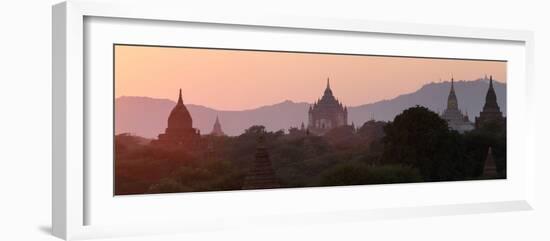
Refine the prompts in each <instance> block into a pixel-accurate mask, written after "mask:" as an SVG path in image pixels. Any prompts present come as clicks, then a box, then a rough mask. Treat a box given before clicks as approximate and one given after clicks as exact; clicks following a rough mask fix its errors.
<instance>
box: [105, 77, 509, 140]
mask: <svg viewBox="0 0 550 241" xmlns="http://www.w3.org/2000/svg"><path fill="white" fill-rule="evenodd" d="M494 87H495V91H496V93H497V98H498V104H499V106H500V108H501V110H502V112H503V113H504V114H506V84H503V83H500V82H494ZM449 88H450V82H441V83H430V84H427V85H424V86H423V87H421V88H420V89H419V90H417V91H415V92H413V93H409V94H404V95H400V96H398V97H396V98H393V99H390V100H382V101H378V102H375V103H371V104H365V105H360V106H355V107H348V113H349V118H348V119H349V122H350V124H351V122H354V123H355V125H356V126H359V125H361V124H363V123H364V122H365V121H367V120H370V119H371V118H374V119H376V120H385V121H387V120H392V119H393V118H394V117H395V116H396V115H397V114H399V113H401V111H403V110H404V109H406V108H409V107H412V106H415V105H422V106H426V107H428V108H430V109H431V110H433V111H436V112H442V111H443V110H444V108H445V107H446V103H447V95H448V94H449ZM487 88H488V82H487V81H486V80H476V81H456V82H455V91H456V94H457V97H458V101H459V108H461V109H462V110H463V111H465V110H467V111H468V113H469V115H470V119H471V120H472V121H473V120H474V117H475V116H478V115H479V112H480V111H481V109H482V108H483V104H484V102H485V94H486V92H487ZM321 94H322V93H320V95H321ZM335 94H336V95H338V93H335ZM367 94H368V93H367ZM175 104H176V103H175V102H174V101H171V100H167V99H154V98H149V97H119V98H117V99H116V101H115V132H116V133H117V134H118V133H124V132H129V133H132V134H135V135H139V136H143V137H147V138H155V137H156V136H157V135H158V134H159V133H162V132H164V128H166V120H167V117H168V114H169V113H170V110H171V109H172V108H173V107H174V105H175ZM186 106H187V108H188V110H189V112H190V113H191V116H192V117H193V126H194V127H195V128H198V129H199V130H200V131H201V133H202V134H207V133H209V132H210V131H212V126H213V124H214V121H215V119H216V115H218V116H219V118H220V121H221V124H222V128H223V130H224V132H225V133H226V134H228V135H239V134H241V133H242V132H243V130H245V129H246V128H248V127H250V126H252V125H264V126H266V128H267V129H268V130H272V131H275V130H280V129H288V128H289V127H291V126H293V127H299V126H300V125H301V123H302V122H303V123H305V124H307V110H308V107H309V104H308V103H305V102H301V103H296V102H292V101H290V100H286V101H284V102H281V103H278V104H274V105H269V106H262V107H259V108H255V109H250V110H243V111H223V110H215V109H212V108H208V107H204V106H200V105H194V104H186Z"/></svg>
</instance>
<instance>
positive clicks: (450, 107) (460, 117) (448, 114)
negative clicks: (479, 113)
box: [441, 78, 474, 133]
mask: <svg viewBox="0 0 550 241" xmlns="http://www.w3.org/2000/svg"><path fill="white" fill-rule="evenodd" d="M441 118H443V119H444V120H446V121H447V124H448V125H449V128H451V129H453V130H456V131H458V132H460V133H464V132H466V131H471V130H473V129H474V123H472V122H470V120H469V117H468V115H467V114H466V115H464V114H462V111H461V110H460V109H459V108H458V99H457V98H456V93H455V87H454V78H451V90H450V92H449V97H448V98H447V109H445V111H443V114H442V115H441Z"/></svg>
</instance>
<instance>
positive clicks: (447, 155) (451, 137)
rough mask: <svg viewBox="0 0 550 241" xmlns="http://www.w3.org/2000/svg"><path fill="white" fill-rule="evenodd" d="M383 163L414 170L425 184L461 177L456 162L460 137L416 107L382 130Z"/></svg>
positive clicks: (439, 120) (461, 172) (427, 112)
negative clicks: (418, 171)
mask: <svg viewBox="0 0 550 241" xmlns="http://www.w3.org/2000/svg"><path fill="white" fill-rule="evenodd" d="M384 132H385V134H386V136H385V137H384V139H383V143H384V151H383V154H382V160H383V162H387V163H401V164H405V165H410V166H413V167H416V168H418V169H419V170H420V173H421V174H422V176H423V177H424V179H425V180H426V181H435V180H454V179H455V178H458V177H459V176H464V173H463V170H459V169H457V168H458V165H457V163H459V161H460V160H461V159H463V156H462V155H463V153H464V152H463V147H462V144H461V140H460V135H459V134H458V133H457V132H455V131H450V130H449V128H448V126H447V122H446V121H445V120H443V119H441V118H440V117H439V116H438V115H437V114H436V113H435V112H432V111H430V110H429V109H428V108H425V107H422V106H416V107H412V108H409V109H407V110H405V111H403V113H401V114H399V115H397V116H396V117H395V119H394V120H393V122H391V123H389V124H387V125H386V126H385V128H384Z"/></svg>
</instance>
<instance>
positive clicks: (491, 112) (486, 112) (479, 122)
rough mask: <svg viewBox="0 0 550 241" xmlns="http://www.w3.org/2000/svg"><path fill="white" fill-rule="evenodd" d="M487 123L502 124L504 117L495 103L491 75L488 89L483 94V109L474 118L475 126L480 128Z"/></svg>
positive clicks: (495, 95) (495, 97) (495, 96)
mask: <svg viewBox="0 0 550 241" xmlns="http://www.w3.org/2000/svg"><path fill="white" fill-rule="evenodd" d="M487 123H496V124H504V123H505V119H504V117H503V116H502V112H500V107H499V106H498V103H497V94H496V93H495V89H494V87H493V76H491V77H490V79H489V89H488V90H487V95H486V96H485V105H484V106H483V110H482V111H481V113H479V117H477V118H476V128H480V127H482V126H483V125H485V124H487Z"/></svg>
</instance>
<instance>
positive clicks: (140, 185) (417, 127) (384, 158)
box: [115, 106, 506, 194]
mask: <svg viewBox="0 0 550 241" xmlns="http://www.w3.org/2000/svg"><path fill="white" fill-rule="evenodd" d="M260 135H263V136H264V137H265V141H266V143H265V144H266V145H267V150H268V151H269V155H270V159H271V162H272V166H273V169H274V171H275V173H276V175H277V177H278V179H279V180H280V182H281V183H280V184H281V186H282V187H316V186H337V185H361V184H388V183H410V182H427V181H455V180H477V179H483V177H482V172H483V167H484V163H485V159H486V158H487V152H488V149H489V147H491V148H492V153H493V157H494V160H495V162H496V166H497V171H498V174H499V176H498V178H505V177H506V128H505V126H502V125H499V124H497V123H494V124H492V123H489V124H487V125H485V126H483V127H481V128H478V129H475V130H473V131H470V132H466V133H464V134H459V133H458V132H456V131H452V130H449V128H448V126H447V123H446V121H445V120H443V119H441V118H440V117H439V116H438V115H437V114H436V113H434V112H432V111H430V110H428V109H427V108H424V107H420V106H417V107H413V108H410V109H407V110H405V111H403V112H402V113H401V114H400V115H398V116H396V117H395V119H394V120H393V121H392V122H380V121H374V120H371V121H368V122H365V123H364V124H363V125H362V126H360V127H359V128H357V129H355V128H354V127H352V126H343V127H338V128H335V129H333V130H331V131H330V132H329V133H327V134H326V135H324V136H313V135H309V134H308V133H307V131H306V130H301V129H298V128H290V129H289V130H288V132H287V133H285V132H284V131H282V130H281V131H275V132H270V131H266V130H265V128H264V127H263V126H252V127H250V128H248V129H247V130H245V132H244V133H243V134H241V135H240V136H236V137H228V136H221V137H218V136H208V135H207V136H203V137H201V145H200V148H197V150H194V151H191V152H190V151H184V150H177V149H176V150H168V149H161V148H159V147H155V146H154V145H149V144H148V143H147V140H144V139H143V138H140V137H136V136H130V135H124V134H121V135H117V136H116V138H115V155H116V156H115V158H116V161H115V178H116V180H115V184H116V185H115V193H116V194H140V193H166V192H191V191H221V190H239V189H241V187H242V185H243V181H244V179H245V177H246V175H247V172H248V170H249V169H250V166H251V163H252V161H253V160H254V154H255V152H256V147H257V140H258V138H259V136H260Z"/></svg>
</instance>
